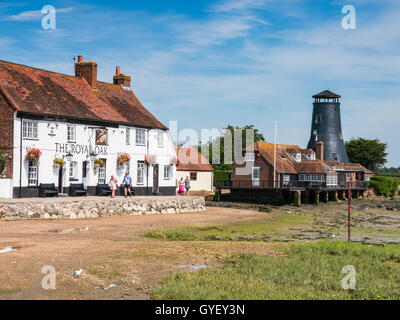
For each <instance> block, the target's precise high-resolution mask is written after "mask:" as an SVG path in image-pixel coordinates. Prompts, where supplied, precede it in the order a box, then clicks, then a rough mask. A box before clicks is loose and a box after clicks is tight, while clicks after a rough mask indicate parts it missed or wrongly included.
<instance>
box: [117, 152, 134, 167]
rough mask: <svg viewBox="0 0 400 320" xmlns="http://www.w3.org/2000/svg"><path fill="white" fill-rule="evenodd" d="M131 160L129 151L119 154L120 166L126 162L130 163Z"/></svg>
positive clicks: (118, 162)
mask: <svg viewBox="0 0 400 320" xmlns="http://www.w3.org/2000/svg"><path fill="white" fill-rule="evenodd" d="M129 161H131V156H130V155H129V154H127V153H121V154H120V155H118V158H117V165H118V167H122V166H124V165H125V164H126V163H129Z"/></svg>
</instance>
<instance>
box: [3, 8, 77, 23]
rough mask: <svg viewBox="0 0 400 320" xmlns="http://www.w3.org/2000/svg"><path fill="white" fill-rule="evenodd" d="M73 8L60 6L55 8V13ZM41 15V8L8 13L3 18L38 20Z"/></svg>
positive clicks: (9, 19) (65, 11) (10, 19)
mask: <svg viewBox="0 0 400 320" xmlns="http://www.w3.org/2000/svg"><path fill="white" fill-rule="evenodd" d="M72 10H73V8H61V9H57V8H56V14H57V13H67V12H70V11H72ZM42 17H43V15H42V10H32V11H23V12H20V13H18V14H14V15H10V16H8V17H6V18H4V20H8V21H35V20H40V19H41V18H42Z"/></svg>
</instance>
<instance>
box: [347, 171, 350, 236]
mask: <svg viewBox="0 0 400 320" xmlns="http://www.w3.org/2000/svg"><path fill="white" fill-rule="evenodd" d="M348 181H349V205H348V212H347V241H348V242H351V234H350V227H351V177H349V178H348Z"/></svg>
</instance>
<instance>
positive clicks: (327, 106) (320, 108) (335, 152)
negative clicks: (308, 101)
mask: <svg viewBox="0 0 400 320" xmlns="http://www.w3.org/2000/svg"><path fill="white" fill-rule="evenodd" d="M313 98H314V103H313V115H312V122H311V137H310V141H309V142H308V146H307V148H309V149H313V150H314V151H316V148H317V146H316V144H317V142H318V141H321V142H323V156H324V160H326V161H339V162H342V163H348V162H349V159H348V157H347V152H346V148H345V146H344V141H343V135H342V122H341V118H340V100H339V99H340V98H341V96H339V95H337V94H335V93H333V92H331V91H329V90H325V91H322V92H320V93H318V94H316V95H315V96H313Z"/></svg>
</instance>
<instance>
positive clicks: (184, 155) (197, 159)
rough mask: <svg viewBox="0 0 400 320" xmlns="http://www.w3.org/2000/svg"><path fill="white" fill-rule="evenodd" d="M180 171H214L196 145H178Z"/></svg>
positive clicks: (178, 168) (178, 166)
mask: <svg viewBox="0 0 400 320" xmlns="http://www.w3.org/2000/svg"><path fill="white" fill-rule="evenodd" d="M176 153H177V155H178V160H179V161H178V165H177V167H176V169H177V170H178V171H214V168H213V167H212V166H211V164H210V162H208V160H207V159H206V158H205V157H204V156H203V155H202V154H201V153H200V152H198V151H197V149H196V148H194V147H177V148H176Z"/></svg>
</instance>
